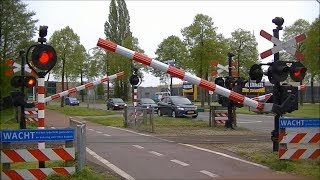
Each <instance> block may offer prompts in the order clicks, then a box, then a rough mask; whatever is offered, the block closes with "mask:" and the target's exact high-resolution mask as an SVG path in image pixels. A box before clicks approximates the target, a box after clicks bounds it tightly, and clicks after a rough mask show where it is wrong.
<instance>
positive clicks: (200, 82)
mask: <svg viewBox="0 0 320 180" xmlns="http://www.w3.org/2000/svg"><path fill="white" fill-rule="evenodd" d="M97 45H98V46H99V47H101V48H104V49H106V50H108V51H111V52H114V53H117V54H119V55H122V56H124V57H127V58H129V59H131V60H134V61H137V62H139V63H141V64H144V65H147V66H150V67H152V68H154V69H157V70H159V71H162V72H165V73H167V74H170V75H172V76H174V77H176V78H179V79H182V80H185V81H188V82H189V83H191V84H194V85H197V86H199V87H202V88H204V89H206V90H209V91H213V92H214V93H217V94H219V95H222V96H224V97H227V98H229V99H230V100H232V101H235V102H238V103H241V104H244V105H246V106H250V107H252V108H256V109H258V110H259V111H265V112H271V110H272V107H273V103H260V102H257V101H254V100H252V99H250V98H247V97H245V96H243V95H241V94H239V93H236V92H234V91H231V90H229V89H226V88H224V87H221V86H219V85H217V84H214V83H212V82H209V81H207V80H205V79H201V78H199V77H197V76H194V75H192V74H190V73H187V72H184V71H183V70H181V69H178V68H176V67H173V66H169V65H167V64H165V63H162V62H159V61H157V60H154V59H152V58H149V57H148V56H146V55H144V54H141V53H138V52H134V51H132V50H130V49H127V48H125V47H122V46H120V45H117V44H115V43H113V42H111V41H108V40H104V39H101V38H100V39H99V40H98V43H97Z"/></svg>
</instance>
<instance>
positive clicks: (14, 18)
mask: <svg viewBox="0 0 320 180" xmlns="http://www.w3.org/2000/svg"><path fill="white" fill-rule="evenodd" d="M26 7H27V5H26V4H25V3H23V2H22V1H20V0H2V1H1V3H0V17H1V20H0V32H1V37H0V38H1V43H0V86H1V88H0V98H3V97H4V96H7V95H8V94H9V91H10V88H11V87H10V81H9V80H10V78H8V77H7V76H5V72H6V70H7V69H8V66H7V65H6V63H5V61H4V60H5V59H12V60H16V61H17V60H19V61H17V62H20V59H16V58H18V56H19V51H20V50H22V49H23V50H25V51H26V50H27V48H28V47H29V46H30V45H31V42H32V37H33V35H34V33H35V31H36V27H35V24H36V23H37V21H38V20H33V19H32V18H33V16H34V15H35V13H34V12H30V11H27V8H26Z"/></svg>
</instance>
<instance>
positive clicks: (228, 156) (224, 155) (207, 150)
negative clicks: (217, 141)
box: [178, 143, 269, 169]
mask: <svg viewBox="0 0 320 180" xmlns="http://www.w3.org/2000/svg"><path fill="white" fill-rule="evenodd" d="M178 144H181V145H183V146H188V147H191V148H195V149H199V150H202V151H206V152H209V153H213V154H217V155H220V156H223V157H226V158H230V159H234V160H237V161H241V162H244V163H247V164H251V165H254V166H258V167H261V168H264V169H269V168H268V167H266V166H263V165H261V164H257V163H253V162H250V161H246V160H243V159H240V158H237V157H233V156H230V155H228V154H224V153H221V152H217V151H212V150H209V149H205V148H201V147H197V146H193V145H190V144H183V143H178Z"/></svg>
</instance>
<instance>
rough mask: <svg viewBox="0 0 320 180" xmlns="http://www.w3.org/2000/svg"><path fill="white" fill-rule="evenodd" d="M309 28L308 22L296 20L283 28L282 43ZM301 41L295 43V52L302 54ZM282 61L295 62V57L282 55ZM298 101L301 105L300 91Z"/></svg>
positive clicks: (287, 54) (301, 96) (286, 54)
mask: <svg viewBox="0 0 320 180" xmlns="http://www.w3.org/2000/svg"><path fill="white" fill-rule="evenodd" d="M309 28H310V24H309V22H308V21H306V20H304V19H298V20H296V21H295V22H294V23H293V24H292V25H291V26H288V27H285V28H284V29H283V31H284V32H283V41H288V40H289V39H292V38H294V37H296V36H298V35H300V34H304V33H306V32H307V31H308V30H309ZM303 43H304V42H303V41H302V42H301V43H297V44H296V46H295V48H296V49H297V51H300V52H303V51H304V46H303ZM282 58H283V59H284V60H296V58H295V56H293V55H291V54H289V53H285V54H283V57H282ZM301 85H302V81H300V86H301ZM299 99H300V105H301V106H302V105H303V94H302V91H300V95H299Z"/></svg>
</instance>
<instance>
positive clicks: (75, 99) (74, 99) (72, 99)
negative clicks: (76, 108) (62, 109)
mask: <svg viewBox="0 0 320 180" xmlns="http://www.w3.org/2000/svg"><path fill="white" fill-rule="evenodd" d="M69 100H70V101H77V98H69Z"/></svg>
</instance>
